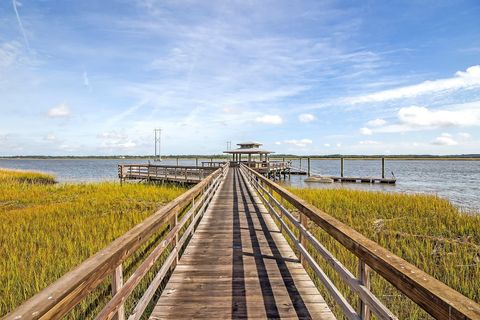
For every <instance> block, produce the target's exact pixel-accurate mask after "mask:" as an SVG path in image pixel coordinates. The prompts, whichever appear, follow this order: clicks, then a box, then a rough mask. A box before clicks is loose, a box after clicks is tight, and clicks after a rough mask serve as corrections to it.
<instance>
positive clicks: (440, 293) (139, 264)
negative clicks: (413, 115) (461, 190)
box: [5, 163, 480, 320]
mask: <svg viewBox="0 0 480 320" xmlns="http://www.w3.org/2000/svg"><path fill="white" fill-rule="evenodd" d="M122 173H123V172H122ZM147 174H149V173H148V172H147ZM167 176H168V174H167ZM187 176H188V174H187ZM320 229H321V230H320ZM319 231H321V232H323V233H324V234H325V236H330V237H331V238H332V239H334V240H335V241H336V242H337V243H338V246H339V247H338V248H337V249H341V250H348V251H349V252H350V253H351V254H352V257H356V260H357V266H356V267H357V268H356V270H350V269H349V268H347V267H346V266H345V265H343V264H342V263H341V261H339V260H338V259H337V258H336V257H335V255H334V253H332V252H330V251H329V250H328V249H327V248H326V247H325V246H324V245H323V244H322V243H321V242H320V241H319V240H318V239H317V237H316V236H315V234H316V233H317V232H319ZM159 236H161V237H160V238H159ZM287 240H288V241H287ZM145 247H148V248H149V250H148V251H145ZM134 256H135V265H134V267H133V268H134V269H132V264H128V265H127V267H128V268H129V270H128V271H127V272H126V271H125V270H124V265H126V264H127V263H129V261H131V258H132V257H134ZM154 266H155V267H154ZM321 266H323V267H321ZM325 266H327V267H328V268H329V269H328V271H326V270H324V269H323V268H325ZM130 269H131V270H130ZM306 270H308V273H307V271H306ZM372 272H375V277H376V278H377V279H378V277H381V278H382V279H383V280H385V281H387V282H388V283H389V284H390V285H391V286H392V288H395V289H396V290H397V291H398V293H397V294H398V295H399V296H400V295H403V296H405V297H406V298H409V299H410V300H411V301H413V302H414V303H416V304H417V305H418V306H419V308H421V309H423V310H424V311H425V312H426V313H428V314H430V315H431V316H432V317H434V318H437V319H458V320H460V319H462V320H463V319H480V305H478V304H477V303H475V302H474V301H472V300H470V299H468V298H466V297H465V296H463V295H462V294H460V293H459V292H457V291H455V290H454V289H452V288H450V287H448V286H447V285H445V284H443V283H442V282H440V281H438V280H436V279H435V278H433V277H432V276H430V275H428V274H426V273H425V272H423V271H422V270H420V269H419V268H417V267H415V266H414V265H412V264H410V263H408V262H407V261H405V260H403V259H402V258H400V257H398V256H396V255H394V254H393V253H391V252H390V251H388V250H386V249H385V248H383V247H381V246H380V245H379V244H378V243H376V242H374V241H372V240H370V239H367V238H366V237H365V236H363V235H361V234H360V233H358V232H357V231H355V230H354V229H352V228H351V227H349V226H347V225H345V224H343V223H342V222H340V221H338V220H336V219H335V218H333V217H332V216H330V215H328V214H327V213H325V212H323V211H321V210H319V209H318V208H316V207H314V206H312V205H311V204H309V203H307V202H306V201H304V200H302V199H300V198H299V197H297V196H295V195H294V194H292V193H290V192H289V191H288V190H286V189H284V188H283V187H281V186H280V185H278V184H276V183H275V182H273V181H271V180H270V179H268V178H266V177H265V176H263V175H262V174H260V173H258V172H256V171H255V170H254V169H252V168H249V167H247V166H246V165H244V164H239V166H235V167H230V165H229V164H228V163H227V164H224V165H222V166H221V167H220V168H217V169H215V171H213V172H211V173H210V174H209V175H208V176H205V177H204V178H203V179H202V180H200V182H198V183H197V184H196V185H195V186H193V187H192V188H190V189H188V190H187V191H186V192H185V193H183V194H182V195H180V196H179V197H177V198H176V199H174V200H173V201H171V202H170V203H168V204H165V205H164V206H163V207H162V208H160V209H159V210H158V211H156V212H155V213H153V214H152V215H151V216H150V217H148V218H146V219H145V220H144V221H143V222H141V223H140V224H138V225H137V226H135V227H134V228H132V229H131V230H130V231H128V232H127V233H125V234H124V235H122V236H120V237H119V238H117V239H116V240H115V241H113V242H112V243H111V244H110V245H108V246H107V247H106V248H104V249H102V250H101V251H99V252H97V253H96V254H94V255H93V256H91V257H90V258H88V259H87V260H85V261H84V262H83V263H81V264H80V265H79V266H77V267H76V268H75V269H73V270H72V271H70V272H68V273H67V274H65V275H64V276H62V277H61V278H60V279H58V280H57V281H56V282H54V283H53V284H51V285H50V286H49V287H47V288H45V289H43V290H42V291H40V292H39V293H38V294H36V295H35V296H33V297H31V298H30V299H29V300H27V301H26V302H24V303H23V304H22V305H21V306H19V307H18V308H17V309H16V310H14V311H12V312H11V313H9V314H7V315H6V317H5V319H8V320H19V319H21V320H23V319H62V318H64V317H65V316H68V315H69V312H70V311H71V310H72V309H74V308H75V307H76V306H78V307H79V308H80V306H79V304H80V303H81V302H83V301H85V299H86V298H87V297H89V298H90V299H89V302H88V303H89V304H90V305H89V306H88V310H82V311H85V312H87V313H88V312H90V314H88V318H93V317H95V319H97V320H103V319H116V320H125V319H127V316H128V320H139V319H144V318H146V317H149V318H150V319H192V318H204V319H206V318H208V319H246V318H250V319H267V318H269V319H280V318H289V319H334V318H335V316H338V317H341V318H342V319H343V318H345V319H349V320H368V319H371V318H372V317H375V319H397V317H396V316H395V314H393V313H392V312H391V311H390V310H389V308H388V303H391V302H389V300H388V299H386V300H385V299H384V297H382V296H376V295H375V293H374V292H375V289H376V288H372V287H371V286H372V283H371V279H370V277H371V276H370V275H371V273H372ZM149 273H150V276H148V277H147V275H148V274H149ZM331 273H336V275H337V276H338V277H337V278H336V279H335V278H333V277H332V278H330V276H329V275H331ZM126 275H128V278H127V277H126ZM124 276H125V279H124ZM146 279H149V280H148V281H145V280H146ZM105 282H110V283H111V289H110V290H108V289H107V290H105V286H103V284H105ZM141 283H143V284H144V285H143V286H139V284H141ZM164 283H166V287H165V288H164V289H162V284H164ZM339 285H342V286H343V288H342V290H340V289H339V288H341V287H340V286H339ZM373 285H375V283H373ZM100 286H101V287H102V290H95V289H99V288H100ZM142 287H143V288H142ZM145 287H146V288H145ZM140 288H142V290H141V292H138V290H139V289H140ZM317 288H322V292H323V293H324V295H321V294H320V293H319V291H318V290H317ZM345 288H347V289H348V292H349V294H350V296H349V297H348V299H347V297H346V296H345V295H344V294H345V292H346V291H345ZM136 290H137V291H136ZM99 291H100V292H99ZM95 292H96V294H97V296H91V295H92V294H94V293H95ZM99 294H100V295H99ZM140 296H141V297H140ZM158 296H160V297H159V298H158ZM134 297H135V299H133V298H134ZM92 298H93V299H92ZM324 298H325V299H324ZM327 298H328V299H327ZM127 299H130V300H129V302H128V303H129V309H128V314H127V311H126V308H125V304H126V302H127ZM354 300H356V301H354ZM92 301H94V302H92ZM101 301H103V302H101ZM326 301H328V303H329V305H327V304H326ZM131 302H133V306H132V305H131V304H130V303H131ZM93 303H97V304H96V305H94V304H93ZM393 303H395V302H393ZM130 307H131V308H130ZM152 307H153V311H152ZM334 308H335V309H334ZM98 310H100V311H99V312H98ZM331 310H335V315H334V314H333V313H332V311H331ZM92 312H95V314H91V313H92Z"/></svg>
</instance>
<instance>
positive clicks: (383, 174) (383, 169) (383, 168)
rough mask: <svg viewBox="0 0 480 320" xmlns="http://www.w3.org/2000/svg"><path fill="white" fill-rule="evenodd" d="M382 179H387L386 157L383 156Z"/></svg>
mask: <svg viewBox="0 0 480 320" xmlns="http://www.w3.org/2000/svg"><path fill="white" fill-rule="evenodd" d="M382 179H385V157H382Z"/></svg>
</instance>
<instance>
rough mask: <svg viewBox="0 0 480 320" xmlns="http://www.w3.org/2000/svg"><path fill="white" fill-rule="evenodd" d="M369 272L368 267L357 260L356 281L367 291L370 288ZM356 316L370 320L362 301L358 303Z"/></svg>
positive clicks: (368, 312) (367, 310) (368, 311)
mask: <svg viewBox="0 0 480 320" xmlns="http://www.w3.org/2000/svg"><path fill="white" fill-rule="evenodd" d="M370 271H371V269H370V267H369V266H368V265H367V264H366V263H365V262H364V261H363V260H362V259H358V281H359V282H360V284H361V285H363V286H365V287H366V288H367V289H368V290H370V287H371V285H370ZM359 299H360V298H359ZM358 314H359V315H360V318H361V319H362V320H370V308H369V307H368V306H367V305H366V304H365V303H364V302H363V301H362V299H360V301H359V305H358Z"/></svg>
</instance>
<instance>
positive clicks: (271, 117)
mask: <svg viewBox="0 0 480 320" xmlns="http://www.w3.org/2000/svg"><path fill="white" fill-rule="evenodd" d="M255 121H256V122H258V123H265V124H282V123H283V119H282V117H280V116H279V115H276V114H265V115H263V116H260V117H257V118H255Z"/></svg>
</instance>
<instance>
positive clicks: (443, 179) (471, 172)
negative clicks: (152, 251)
mask: <svg viewBox="0 0 480 320" xmlns="http://www.w3.org/2000/svg"><path fill="white" fill-rule="evenodd" d="M201 161H209V159H199V164H200V163H201ZM132 163H148V160H129V159H68V160H67V159H49V160H43V159H42V160H32V159H0V167H3V168H14V169H24V170H36V171H43V172H48V173H51V174H54V175H55V176H56V177H57V180H58V181H59V182H92V181H105V180H116V179H118V178H117V165H119V164H132ZM162 164H169V165H175V164H176V160H175V159H169V160H165V161H162ZM179 165H195V159H184V160H182V159H180V160H179ZM293 165H294V166H296V167H299V166H300V163H299V161H298V160H294V161H293ZM306 166H307V162H306V160H303V161H302V167H303V168H306ZM311 169H312V172H313V173H315V174H317V173H319V174H322V175H336V176H338V175H340V160H311ZM344 171H345V176H375V177H379V176H381V162H380V160H345V168H344ZM391 172H393V173H394V175H395V177H396V178H397V183H396V184H395V185H386V184H364V183H334V184H322V183H314V182H310V183H307V182H304V179H305V176H294V175H292V176H291V179H290V180H288V179H287V181H286V183H287V184H290V185H293V186H299V187H307V188H351V189H360V190H374V191H385V192H406V193H428V194H435V195H438V196H440V197H442V198H446V199H448V200H450V201H451V202H452V203H453V204H455V205H456V206H457V207H459V208H460V209H462V210H466V211H475V212H480V161H447V160H441V161H440V160H439V161H431V160H428V161H423V160H414V161H412V160H395V161H393V160H392V161H389V160H387V161H386V169H385V173H386V177H387V178H388V177H391Z"/></svg>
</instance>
